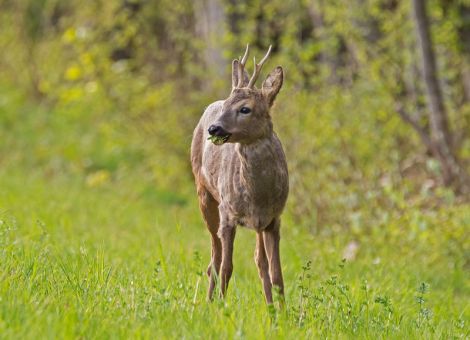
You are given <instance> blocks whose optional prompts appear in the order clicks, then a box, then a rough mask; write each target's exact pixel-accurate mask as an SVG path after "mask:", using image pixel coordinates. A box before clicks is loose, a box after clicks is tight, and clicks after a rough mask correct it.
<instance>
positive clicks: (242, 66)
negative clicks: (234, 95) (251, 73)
mask: <svg viewBox="0 0 470 340" xmlns="http://www.w3.org/2000/svg"><path fill="white" fill-rule="evenodd" d="M249 50H250V44H246V50H245V55H244V56H243V58H241V59H239V63H238V84H237V87H242V86H243V81H244V78H245V77H244V72H243V71H244V70H245V64H246V60H247V59H248V52H249Z"/></svg>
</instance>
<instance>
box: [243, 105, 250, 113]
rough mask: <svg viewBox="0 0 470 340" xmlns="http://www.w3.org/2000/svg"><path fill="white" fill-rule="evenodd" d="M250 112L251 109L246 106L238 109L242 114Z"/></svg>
mask: <svg viewBox="0 0 470 340" xmlns="http://www.w3.org/2000/svg"><path fill="white" fill-rule="evenodd" d="M250 112H251V109H250V108H249V107H246V106H243V107H242V108H241V109H240V113H244V114H248V113H250Z"/></svg>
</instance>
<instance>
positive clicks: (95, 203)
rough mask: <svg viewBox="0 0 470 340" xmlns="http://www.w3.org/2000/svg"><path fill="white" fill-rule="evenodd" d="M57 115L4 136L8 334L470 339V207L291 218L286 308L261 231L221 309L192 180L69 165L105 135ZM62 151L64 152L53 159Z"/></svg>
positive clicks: (1, 273)
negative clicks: (272, 292)
mask: <svg viewBox="0 0 470 340" xmlns="http://www.w3.org/2000/svg"><path fill="white" fill-rule="evenodd" d="M60 119H62V118H60ZM46 121H47V119H46V118H45V116H44V115H40V114H38V118H33V119H32V122H33V123H34V124H33V123H31V124H30V125H28V124H29V123H28V121H24V120H23V121H22V124H13V125H12V126H10V127H8V128H6V129H4V130H0V131H1V132H2V134H3V136H4V138H3V142H4V143H3V144H2V146H1V147H0V150H1V153H2V154H3V155H4V157H2V158H1V159H0V165H1V166H0V190H1V191H0V338H4V339H37V338H98V339H100V338H201V339H202V338H204V339H206V338H248V339H259V338H288V339H291V338H300V339H304V338H365V339H377V338H379V339H380V338H386V339H389V338H402V339H405V338H406V339H410V338H446V339H448V338H456V339H460V338H462V339H465V338H469V337H470V331H469V325H468V323H469V317H470V310H469V307H468V306H469V305H470V294H469V293H470V287H469V275H468V263H469V259H468V256H469V253H468V252H469V249H468V229H469V225H470V209H469V206H468V205H460V206H448V207H442V208H436V209H434V210H432V211H417V210H415V209H414V208H413V209H411V208H410V209H404V210H403V213H402V216H400V217H397V218H391V219H387V220H386V222H384V223H379V222H378V223H377V227H376V228H374V229H372V230H368V231H360V232H352V231H348V230H347V229H345V228H343V229H341V228H339V229H338V228H336V229H326V230H324V231H323V232H320V233H318V234H316V235H313V234H312V233H310V232H309V231H308V230H309V228H308V221H305V222H304V223H303V224H301V225H299V224H298V223H294V222H293V220H292V219H291V218H290V216H289V214H288V213H286V214H285V216H284V220H283V226H282V240H281V255H282V262H283V270H284V277H285V283H286V300H287V306H286V309H285V310H282V311H280V310H279V309H277V308H270V307H268V306H266V304H265V303H264V298H263V295H262V287H261V283H260V281H259V278H258V274H257V271H256V266H255V264H254V261H253V252H254V245H255V239H254V233H253V232H252V231H250V230H240V231H239V232H238V233H237V238H236V241H235V255H234V276H233V279H232V281H231V284H230V288H229V293H228V297H227V299H226V300H225V301H221V300H216V301H214V302H213V303H208V302H207V301H206V299H205V293H206V289H207V278H206V276H205V274H204V272H205V269H206V266H207V264H208V261H209V254H210V249H209V244H210V242H209V234H208V232H207V231H206V230H205V227H204V225H203V223H202V218H201V216H200V214H199V211H198V208H197V202H196V199H195V195H194V193H193V188H192V185H191V184H190V182H189V181H186V180H184V181H183V183H185V185H184V187H180V188H178V189H174V190H171V191H165V190H163V189H159V188H158V187H157V186H156V185H155V184H154V183H153V182H152V180H150V179H149V178H148V177H146V175H145V174H146V172H145V171H143V170H138V169H137V170H136V169H135V168H126V167H124V170H117V171H115V172H114V173H113V174H112V175H109V172H110V171H111V170H109V171H108V172H106V171H103V170H99V171H95V169H92V170H90V171H92V172H91V174H84V172H83V171H81V170H80V169H79V170H77V169H76V168H75V167H71V168H67V167H65V166H64V165H63V164H62V163H63V162H65V161H64V160H63V159H62V158H60V157H59V156H58V155H59V154H60V150H59V149H60V148H63V149H64V150H65V151H67V150H70V148H71V147H72V146H73V145H74V144H73V142H74V141H77V143H78V144H77V145H81V146H80V147H83V148H85V147H86V145H88V144H90V142H89V140H90V138H88V137H87V136H86V133H83V136H82V135H81V132H80V131H78V132H77V131H73V130H69V131H68V130H66V127H67V124H66V123H63V122H60V120H58V121H59V123H60V124H59V123H58V121H56V122H55V123H54V122H53V123H46ZM11 122H14V120H13V119H12V120H11ZM38 122H39V123H38ZM54 124H58V125H57V126H55V125H54ZM51 126H52V127H51ZM35 128H36V130H35ZM69 128H70V127H69ZM48 129H53V132H50V131H49V130H48ZM35 131H36V132H35ZM38 131H39V132H38ZM46 131H49V133H50V134H49V135H48V136H47V138H46V140H47V139H50V141H49V142H46V145H43V144H41V143H40V140H39V136H40V135H41V132H44V133H45V132H46ZM83 131H85V129H84V130H83ZM17 136H23V137H22V138H20V139H18V138H17ZM80 138H81V139H80ZM84 141H86V142H84ZM47 143H49V144H47ZM80 143H81V144H80ZM87 143H88V144H87ZM53 147H55V148H58V150H55V149H54V151H52V152H51V155H52V156H54V157H56V158H57V159H56V158H54V157H52V156H51V157H49V156H48V157H44V156H41V155H43V153H44V152H47V150H49V148H53ZM90 147H91V148H92V149H94V150H95V149H98V148H99V146H98V144H96V145H94V144H93V143H91V146H90ZM76 148H77V149H80V148H78V147H76ZM33 150H36V151H35V152H36V153H37V152H39V156H41V157H43V158H41V159H42V160H40V161H37V159H38V157H39V156H37V155H36V156H34V152H33ZM38 150H39V151H38ZM44 150H46V151H44ZM74 150H75V149H74ZM76 152H78V151H76V150H75V151H74V152H73V153H72V154H75V153H76ZM67 157H68V156H65V159H67ZM70 157H72V156H70ZM39 158H40V157H39ZM45 162H48V163H47V164H48V165H47V166H44V164H45ZM57 164H58V165H57ZM51 169H52V170H51ZM64 169H65V170H64ZM351 242H353V243H354V244H356V245H357V252H356V253H355V254H353V255H349V256H348V257H349V258H350V259H349V260H347V261H344V260H343V257H344V256H345V255H344V252H345V249H346V248H348V245H351Z"/></svg>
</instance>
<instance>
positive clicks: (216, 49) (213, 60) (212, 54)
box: [194, 0, 226, 77]
mask: <svg viewBox="0 0 470 340" xmlns="http://www.w3.org/2000/svg"><path fill="white" fill-rule="evenodd" d="M194 14H195V17H196V33H197V35H198V36H199V37H200V38H201V39H202V40H203V42H204V44H203V51H201V52H202V54H203V58H204V61H205V64H206V69H207V71H208V72H209V73H212V74H215V75H216V76H219V77H222V76H223V75H224V73H225V67H226V62H225V60H224V58H223V55H222V45H221V43H222V41H223V36H224V25H225V13H224V9H223V7H222V3H221V1H219V0H195V1H194Z"/></svg>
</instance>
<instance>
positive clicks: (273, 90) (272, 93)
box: [261, 66, 284, 107]
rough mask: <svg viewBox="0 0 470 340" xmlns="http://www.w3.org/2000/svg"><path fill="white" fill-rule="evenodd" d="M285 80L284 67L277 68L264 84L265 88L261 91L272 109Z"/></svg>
mask: <svg viewBox="0 0 470 340" xmlns="http://www.w3.org/2000/svg"><path fill="white" fill-rule="evenodd" d="M283 79H284V72H283V71H282V67H281V66H278V67H276V68H275V69H274V70H273V71H272V72H271V73H270V74H269V75H268V77H267V78H266V80H265V81H264V82H263V86H262V88H261V91H262V93H263V96H264V97H265V98H266V99H267V100H268V103H269V107H271V106H272V105H273V103H274V99H276V96H277V94H278V93H279V90H280V89H281V87H282V81H283Z"/></svg>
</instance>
